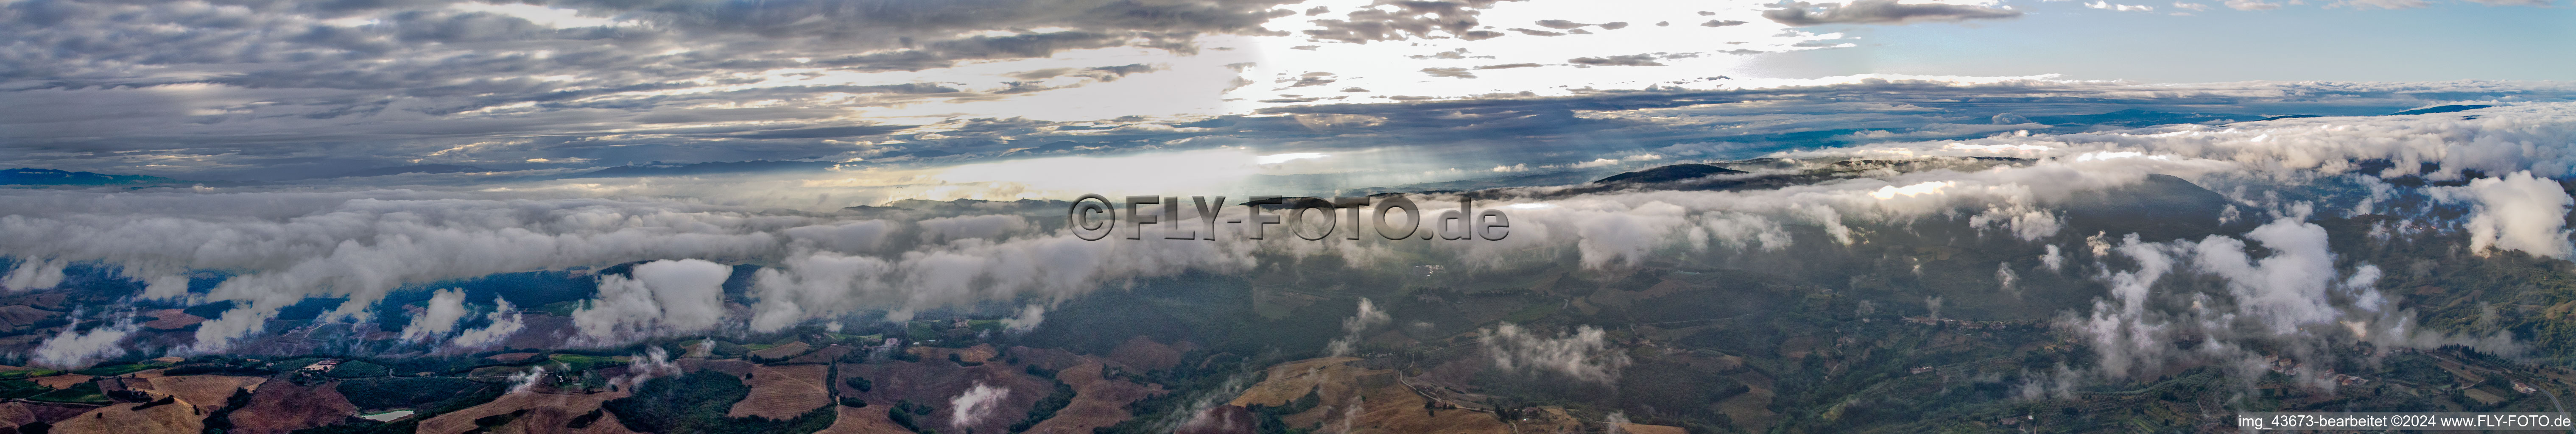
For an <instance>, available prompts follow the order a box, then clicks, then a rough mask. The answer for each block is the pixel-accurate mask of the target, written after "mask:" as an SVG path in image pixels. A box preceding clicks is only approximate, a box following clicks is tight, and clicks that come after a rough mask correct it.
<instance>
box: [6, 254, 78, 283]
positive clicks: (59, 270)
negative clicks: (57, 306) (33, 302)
mask: <svg viewBox="0 0 2576 434" xmlns="http://www.w3.org/2000/svg"><path fill="white" fill-rule="evenodd" d="M68 265H70V264H68V263H65V262H64V261H62V260H58V259H57V260H36V259H20V260H18V265H17V266H16V267H12V268H10V269H9V275H8V276H7V277H0V289H7V290H11V291H27V290H38V289H53V288H54V286H55V285H61V284H63V267H65V266H68Z"/></svg>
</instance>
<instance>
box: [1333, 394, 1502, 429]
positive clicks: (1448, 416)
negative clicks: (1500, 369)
mask: <svg viewBox="0 0 2576 434" xmlns="http://www.w3.org/2000/svg"><path fill="white" fill-rule="evenodd" d="M1361 393H1362V394H1361V395H1359V396H1358V397H1357V399H1343V400H1342V401H1344V402H1343V403H1340V404H1336V405H1329V406H1316V407H1315V409H1314V410H1308V411H1307V412H1306V413H1301V414H1298V415H1297V416H1309V414H1311V415H1312V416H1314V417H1311V418H1307V419H1306V420H1311V421H1312V422H1309V423H1320V424H1327V425H1332V424H1339V423H1342V418H1344V417H1345V416H1346V415H1348V414H1349V413H1347V412H1348V411H1349V409H1350V406H1351V405H1353V404H1356V405H1357V406H1358V407H1359V409H1360V412H1359V415H1358V417H1357V418H1356V419H1352V420H1350V424H1351V430H1350V432H1353V433H1405V434H1469V433H1477V434H1506V433H1513V432H1515V431H1514V430H1513V429H1512V427H1511V426H1508V425H1503V423H1502V421H1498V420H1494V415H1493V414H1491V413H1482V412H1475V411H1468V410H1456V409H1452V410H1426V409H1424V408H1423V406H1422V404H1423V403H1425V402H1429V400H1428V399H1425V398H1423V397H1422V395H1417V394H1414V393H1413V391H1412V390H1408V389H1405V387H1404V386H1403V385H1401V384H1389V385H1383V386H1376V387H1370V388H1367V389H1366V390H1362V391H1361ZM1327 399H1330V398H1327ZM1295 424H1296V423H1295V422H1291V423H1290V426H1297V425H1295Z"/></svg>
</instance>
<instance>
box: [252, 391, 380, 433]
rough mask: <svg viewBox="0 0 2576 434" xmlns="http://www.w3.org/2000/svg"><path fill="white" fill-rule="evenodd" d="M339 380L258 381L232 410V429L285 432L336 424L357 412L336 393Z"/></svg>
mask: <svg viewBox="0 0 2576 434" xmlns="http://www.w3.org/2000/svg"><path fill="white" fill-rule="evenodd" d="M339 387H340V383H338V382H331V383H323V384H320V385H315V386H305V385H299V384H295V383H293V382H286V381H280V382H274V383H262V384H261V385H260V387H259V390H258V391H254V392H251V394H250V405H247V406H243V407H242V408H241V409H240V410H236V411H233V413H232V421H233V427H234V428H235V429H234V430H233V432H236V433H243V434H285V433H287V432H291V431H295V430H299V429H305V428H312V427H317V426H323V425H333V424H338V423H340V422H341V421H343V420H347V419H348V418H349V416H356V415H358V407H357V406H355V405H350V404H349V399H348V398H347V397H343V396H340V391H339Z"/></svg>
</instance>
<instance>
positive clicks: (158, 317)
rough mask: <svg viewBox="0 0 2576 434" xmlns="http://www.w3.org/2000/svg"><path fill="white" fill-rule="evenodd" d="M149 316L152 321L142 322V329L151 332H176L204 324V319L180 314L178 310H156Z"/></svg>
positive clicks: (185, 313)
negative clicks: (150, 330) (151, 330)
mask: <svg viewBox="0 0 2576 434" xmlns="http://www.w3.org/2000/svg"><path fill="white" fill-rule="evenodd" d="M151 315H152V320H151V321H147V322H144V323H143V328H147V329H153V330H178V329H184V328H188V327H192V326H195V325H197V323H202V322H206V318H205V317H200V316H196V315H189V314H188V313H187V312H182V311H180V310H178V309H162V310H156V311H152V313H151Z"/></svg>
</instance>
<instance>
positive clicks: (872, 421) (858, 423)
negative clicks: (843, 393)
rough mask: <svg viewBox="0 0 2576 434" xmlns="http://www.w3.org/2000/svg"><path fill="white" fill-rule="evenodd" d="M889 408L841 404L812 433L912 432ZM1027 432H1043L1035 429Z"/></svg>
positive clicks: (892, 433)
mask: <svg viewBox="0 0 2576 434" xmlns="http://www.w3.org/2000/svg"><path fill="white" fill-rule="evenodd" d="M889 408H894V406H890V405H870V406H868V408H854V407H849V406H842V407H841V410H840V414H839V416H837V417H838V419H833V420H832V426H831V427H828V428H823V430H822V431H815V432H814V434H912V431H911V430H906V429H903V426H902V425H895V424H894V420H892V419H887V418H886V409H889ZM1029 432H1034V433H1044V431H1036V430H1031V431H1029Z"/></svg>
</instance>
